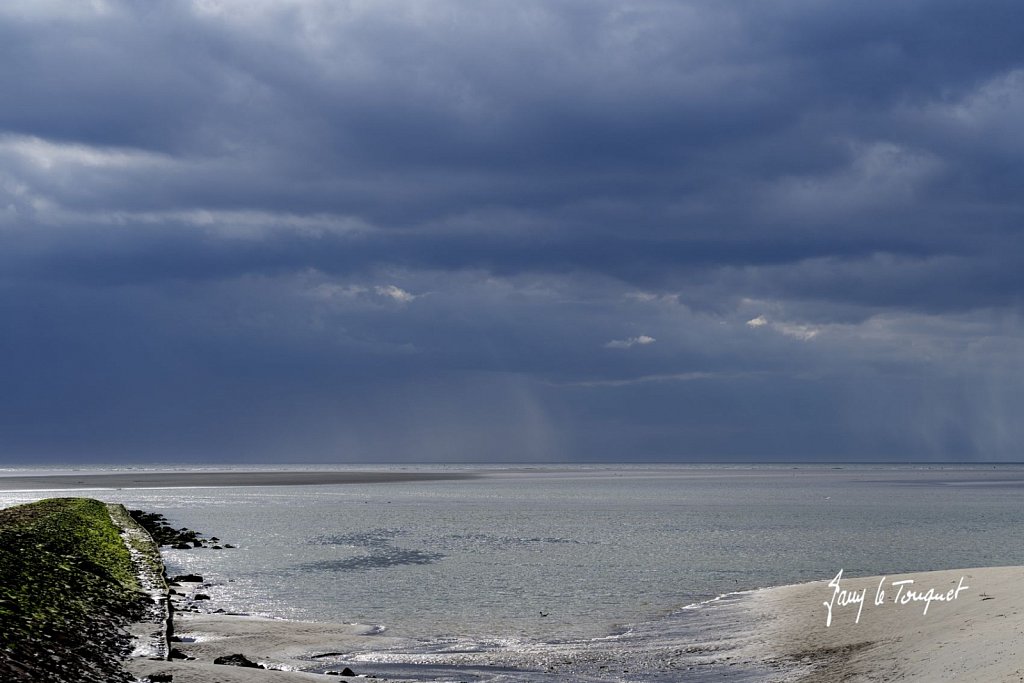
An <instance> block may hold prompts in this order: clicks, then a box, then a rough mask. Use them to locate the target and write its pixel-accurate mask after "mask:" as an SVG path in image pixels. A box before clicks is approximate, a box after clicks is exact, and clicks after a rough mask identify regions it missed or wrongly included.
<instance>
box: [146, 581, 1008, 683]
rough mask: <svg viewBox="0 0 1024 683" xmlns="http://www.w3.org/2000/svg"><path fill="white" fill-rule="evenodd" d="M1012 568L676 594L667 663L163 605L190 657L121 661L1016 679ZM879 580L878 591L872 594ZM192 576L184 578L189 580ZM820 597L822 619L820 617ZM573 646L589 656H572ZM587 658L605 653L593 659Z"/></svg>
mask: <svg viewBox="0 0 1024 683" xmlns="http://www.w3.org/2000/svg"><path fill="white" fill-rule="evenodd" d="M1022 579H1024V567H1016V566H1014V567H981V568H969V569H957V570H940V571H931V572H914V573H910V574H900V575H892V576H886V577H882V576H871V577H857V578H845V577H843V578H842V579H841V580H840V581H839V582H838V585H839V587H840V590H845V591H848V594H847V597H849V596H850V595H860V594H861V593H863V595H864V596H865V599H864V601H863V602H864V604H863V607H860V605H859V604H858V603H851V604H847V605H841V604H840V603H839V601H838V599H837V600H833V598H834V597H835V596H837V595H838V591H837V590H836V587H834V586H830V585H829V583H830V581H829V580H822V581H814V582H809V583H799V584H792V585H785V586H777V587H771V588H760V589H754V590H750V591H739V592H736V593H730V594H727V595H725V596H720V597H719V598H715V599H713V600H708V601H704V602H701V603H697V604H694V605H691V606H688V607H686V608H684V610H687V611H690V612H691V613H692V614H691V616H690V617H688V618H692V619H691V622H690V623H689V626H690V627H691V628H692V629H693V631H692V641H691V644H690V645H689V646H688V647H687V648H686V649H685V654H684V655H683V656H682V657H681V658H680V659H679V661H676V662H674V663H672V662H665V661H662V662H659V661H658V660H659V658H662V657H666V658H667V657H670V656H671V654H670V653H669V651H668V650H659V649H657V648H653V649H651V650H650V651H648V652H646V653H641V652H635V651H633V650H632V648H631V644H630V643H629V642H628V641H627V642H621V643H620V644H619V648H620V649H618V650H616V649H611V650H608V651H607V652H603V653H602V652H597V651H592V650H591V651H588V649H587V647H586V644H585V643H583V642H581V643H578V644H577V645H578V649H577V650H575V651H573V650H553V651H552V652H551V653H550V654H548V655H541V653H540V652H538V653H537V655H538V660H537V661H538V668H537V669H535V670H532V671H531V670H524V669H508V668H505V666H504V663H503V659H504V657H503V653H502V652H500V651H493V652H484V653H449V654H445V653H436V654H434V655H425V654H424V653H423V652H414V651H412V650H407V648H409V647H412V648H413V650H415V647H414V643H413V642H412V641H409V639H406V638H397V637H390V636H387V635H386V634H384V635H381V634H379V633H376V632H374V631H373V629H372V627H370V626H366V625H357V624H328V623H320V622H302V621H289V620H283V619H266V618H261V617H254V616H246V615H227V614H211V613H196V612H188V611H175V622H176V632H177V633H178V634H179V635H180V636H182V637H183V638H184V640H185V641H186V642H182V643H175V647H178V648H180V649H181V651H182V652H183V653H184V654H186V655H188V656H193V657H196V660H195V661H171V662H153V661H150V660H141V659H137V660H134V661H133V662H131V663H130V664H129V665H128V669H129V671H131V672H132V673H134V674H135V675H137V676H140V677H142V676H145V675H147V674H149V673H157V672H164V671H166V672H167V673H172V674H173V676H174V681H176V682H184V683H208V682H209V681H213V680H218V681H225V682H227V683H234V682H235V681H238V682H239V683H241V682H242V681H245V680H253V681H277V682H280V683H285V681H300V680H302V681H313V680H320V681H324V680H332V679H330V678H328V679H324V678H323V677H322V672H324V671H325V670H327V669H333V670H340V669H342V668H343V667H345V666H350V667H351V668H352V669H353V670H355V671H356V672H357V674H366V675H373V676H376V677H377V679H378V680H388V681H393V682H398V681H425V680H434V678H433V677H432V675H433V674H438V675H442V678H439V679H437V680H448V679H447V678H444V677H443V675H444V674H455V672H465V673H466V674H471V676H470V677H471V678H473V679H474V680H482V679H480V678H478V677H474V676H477V675H479V674H485V673H492V674H497V673H501V675H503V676H507V678H503V679H502V680H509V681H532V680H563V677H565V678H569V679H571V680H588V681H590V680H592V681H640V680H659V681H661V680H666V681H667V680H678V679H676V678H672V676H673V675H680V676H683V677H684V678H685V680H693V681H716V680H727V681H770V682H772V683H783V682H786V683H826V682H829V683H831V682H837V681H838V682H841V681H870V680H897V679H898V680H909V681H922V682H924V681H928V682H933V681H951V680H956V681H978V682H979V683H980V682H981V681H986V682H987V681H1003V680H1019V678H1020V677H1021V676H1022V675H1024V664H1020V663H1018V659H1019V658H1018V655H1017V652H1018V651H1019V638H1020V636H1021V634H1022V633H1024V596H1020V595H1019V591H1018V590H1017V589H1016V587H1017V586H1018V585H1019V583H1020V581H1021V580H1022ZM908 581H913V582H914V583H913V584H910V583H905V582H908ZM880 585H881V586H882V587H883V589H884V592H885V597H884V599H883V601H882V602H881V603H879V604H875V602H876V600H877V596H876V593H877V591H878V590H879V586H880ZM958 586H959V587H960V592H959V593H956V597H955V598H953V599H951V600H948V601H945V600H933V601H931V602H929V603H928V604H927V607H928V610H927V613H924V607H925V601H924V600H919V599H917V598H918V597H920V596H921V595H924V594H925V591H927V590H928V589H934V592H933V595H943V596H945V595H948V592H949V591H955V590H956V589H957V587H958ZM200 587H201V584H198V583H197V584H195V585H194V586H192V587H191V590H192V591H193V592H194V591H195V590H198V589H199V588H200ZM909 589H914V590H917V591H918V592H917V593H915V594H914V596H913V597H914V598H915V599H913V600H910V601H905V603H904V604H899V600H898V599H897V597H896V596H897V593H900V594H901V595H902V596H903V597H904V598H905V597H906V596H907V595H908V593H907V592H906V591H908V590H909ZM178 599H179V600H181V599H184V598H183V596H179V597H178ZM829 601H832V602H833V605H832V610H833V611H832V622H831V624H830V625H828V626H826V617H827V612H828V610H827V608H826V606H825V605H826V603H827V602H829ZM858 608H860V619H859V621H857V618H856V615H857V611H858ZM190 641H191V642H190ZM638 644H639V643H638ZM381 651H390V652H389V653H388V656H387V657H386V658H384V659H383V660H382V661H379V662H375V661H372V660H371V659H370V658H369V656H368V653H369V652H377V653H380V652H381ZM235 653H242V654H246V655H247V656H249V657H250V658H251V659H254V660H256V659H258V660H259V661H260V662H263V663H266V664H267V665H268V667H274V668H268V669H266V670H255V669H237V668H235V667H227V666H220V665H218V666H214V665H213V664H212V660H213V659H214V658H215V657H218V656H223V655H227V654H235ZM257 653H258V655H259V656H258V657H257V656H255V655H256V654H257ZM328 655H330V656H328ZM567 655H568V656H577V657H580V661H579V662H578V664H579V665H580V668H578V669H576V668H573V667H568V668H561V669H558V668H556V669H554V670H553V669H551V668H549V667H548V666H547V663H548V662H549V661H550V662H556V661H558V660H561V659H562V658H563V657H565V656H567ZM598 656H600V657H604V659H597V658H595V657H598ZM585 657H589V658H590V659H589V660H588V661H587V662H584V658H585ZM644 660H646V661H647V663H648V664H651V665H654V666H656V667H658V668H652V669H650V670H648V671H647V672H641V671H639V670H638V669H632V671H633V672H635V673H634V674H632V675H631V674H630V673H629V667H630V666H632V665H633V664H636V663H639V662H641V661H644ZM598 662H604V665H603V666H600V667H598V666H597V663H598ZM668 664H672V665H673V667H675V668H672V667H669V666H668ZM281 668H283V669H284V670H280V669H281ZM300 668H308V669H316V671H318V672H319V673H313V672H311V671H299V670H297V669H300ZM599 668H600V670H601V673H598V669H599ZM403 674H404V675H403ZM335 680H336V679H335ZM483 680H486V679H483Z"/></svg>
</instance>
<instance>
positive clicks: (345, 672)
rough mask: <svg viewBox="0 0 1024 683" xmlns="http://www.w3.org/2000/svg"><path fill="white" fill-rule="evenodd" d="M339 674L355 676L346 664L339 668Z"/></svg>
mask: <svg viewBox="0 0 1024 683" xmlns="http://www.w3.org/2000/svg"><path fill="white" fill-rule="evenodd" d="M341 675H342V676H355V675H356V672H355V671H353V670H352V669H350V668H348V667H347V666H346V667H345V668H344V669H342V670H341Z"/></svg>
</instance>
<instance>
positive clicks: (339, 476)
mask: <svg viewBox="0 0 1024 683" xmlns="http://www.w3.org/2000/svg"><path fill="white" fill-rule="evenodd" d="M475 476H476V475H475V474H473V473H470V472H415V471H412V472H396V471H384V472H381V471H363V472H359V471H351V472H338V471H309V470H300V471H291V472H289V471H280V472H277V471H254V472H253V471H250V472H245V471H231V472H109V473H102V474H85V473H83V474H52V475H48V474H41V475H40V474H32V475H24V476H0V491H51V490H65V489H137V488H157V489H159V488H184V487H196V486H210V487H216V486H315V485H328V484H383V483H390V482H416V481H451V480H458V479H470V478H473V477H475Z"/></svg>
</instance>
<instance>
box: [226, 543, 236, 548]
mask: <svg viewBox="0 0 1024 683" xmlns="http://www.w3.org/2000/svg"><path fill="white" fill-rule="evenodd" d="M224 547H225V548H234V547H235V546H233V545H231V544H230V543H225V544H224Z"/></svg>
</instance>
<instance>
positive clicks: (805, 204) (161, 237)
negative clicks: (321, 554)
mask: <svg viewBox="0 0 1024 683" xmlns="http://www.w3.org/2000/svg"><path fill="white" fill-rule="evenodd" d="M1022 26H1024V4H1021V3H1020V2H1019V1H1017V0H1006V1H1000V0H991V1H986V2H979V3H965V2H960V1H956V2H954V1H947V0H907V1H906V2H892V0H884V1H883V0H863V1H861V2H839V1H835V2H832V1H821V0H776V1H754V0H695V1H689V0H679V1H670V0H649V1H644V2H635V1H627V0H564V1H558V0H543V1H536V0H515V2H510V1H501V2H494V1H489V0H463V1H460V2H456V1H449V0H407V1H399V0H366V1H363V0H348V1H339V0H322V1H321V0H275V1H272V2H271V1H269V0H238V1H234V0H192V1H191V2H190V1H186V0H153V1H146V2H135V1H128V0H125V1H119V0H92V2H86V1H84V0H6V1H5V2H3V3H2V4H0V316H2V317H0V465H2V464H15V463H60V462H118V461H120V462H154V461H182V462H217V461H223V462H289V461H294V462H413V461H442V462H510V461H531V462H542V461H636V462H644V461H683V462H685V461H719V460H826V461H828V460H844V461H851V460H872V461H878V460H940V461H945V460H1020V459H1022V457H1021V456H1022V454H1021V444H1022V443H1024V420H1022V419H1021V416H1022V414H1024V321H1022V316H1021V314H1022V304H1024V301H1022V296H1021V292H1022V288H1024V237H1022V234H1021V231H1022V228H1024V193H1022V191H1021V190H1022V187H1024V40H1022V36H1024V34H1022V31H1021V27H1022Z"/></svg>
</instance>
